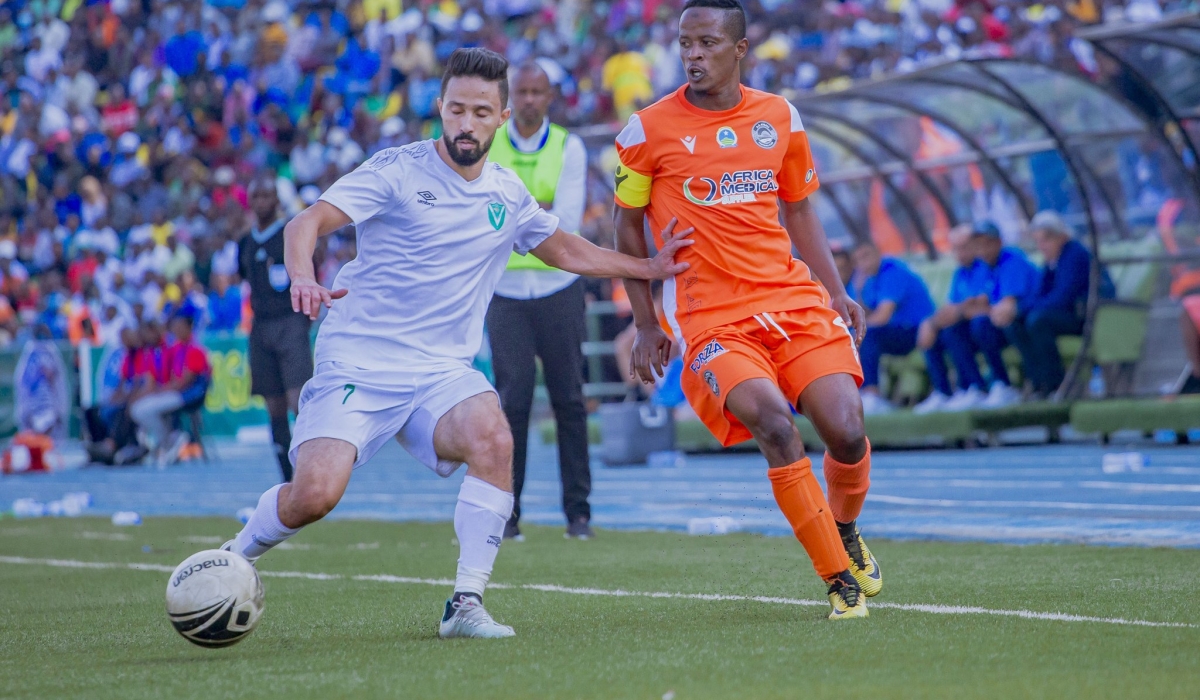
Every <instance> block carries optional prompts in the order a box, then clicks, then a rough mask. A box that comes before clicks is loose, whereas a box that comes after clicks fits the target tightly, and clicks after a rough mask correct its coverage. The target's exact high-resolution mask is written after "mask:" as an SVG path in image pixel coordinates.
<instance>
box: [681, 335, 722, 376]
mask: <svg viewBox="0 0 1200 700" xmlns="http://www.w3.org/2000/svg"><path fill="white" fill-rule="evenodd" d="M726 352H728V350H726V349H725V347H724V346H723V345H721V344H720V343H718V342H717V341H715V340H713V341H709V343H708V345H705V346H704V349H703V350H701V351H700V354H698V355H696V359H694V360H692V364H690V365H688V369H690V370H692V371H693V372H695V373H697V374H698V373H699V372H700V368H701V367H703V366H704V365H707V364H708V363H709V361H711V360H712V359H713V358H716V357H720V356H721V355H724V354H725V353H726Z"/></svg>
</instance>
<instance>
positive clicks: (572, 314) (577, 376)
mask: <svg viewBox="0 0 1200 700" xmlns="http://www.w3.org/2000/svg"><path fill="white" fill-rule="evenodd" d="M553 99H554V93H553V88H552V87H551V84H550V77H549V75H547V74H546V71H545V70H544V69H543V68H542V67H541V66H539V65H538V64H537V63H535V62H533V61H530V62H528V63H525V64H523V65H521V67H519V68H518V69H517V70H516V71H515V72H514V74H513V90H512V104H513V117H512V119H510V120H509V121H507V122H505V123H504V124H503V125H502V126H501V127H500V129H499V130H498V131H497V132H496V137H495V139H494V140H493V141H492V148H491V149H490V150H489V152H488V160H490V161H492V162H493V163H499V164H500V165H503V166H504V167H506V168H510V169H511V170H513V172H515V173H516V174H517V176H518V177H520V178H521V181H522V182H524V183H525V186H526V187H528V188H529V193H530V194H532V195H533V198H534V199H535V200H536V201H537V203H538V204H539V205H540V206H541V207H542V208H543V209H547V210H549V212H550V213H551V214H553V215H555V216H557V217H558V227H559V228H560V229H562V230H564V231H568V232H570V233H579V228H580V226H581V224H582V223H583V209H584V205H585V203H586V202H585V200H586V198H587V192H586V188H587V152H586V151H585V150H584V146H583V140H582V139H580V138H579V137H578V136H575V135H574V134H569V133H567V130H566V129H564V128H562V127H561V126H558V125H557V124H551V123H550V119H549V116H548V114H549V112H550V103H551V101H552V100H553ZM584 324H585V318H584V298H583V282H582V281H581V280H580V279H579V276H578V275H574V274H571V273H570V272H564V271H562V270H558V269H555V268H552V267H550V266H549V265H546V264H545V263H543V262H542V261H540V260H538V259H537V258H535V257H531V256H526V255H517V254H516V253H514V254H512V255H511V256H510V257H509V260H508V267H507V269H506V270H505V271H504V275H503V276H502V277H501V278H500V283H499V284H497V285H496V295H495V296H494V297H493V298H492V303H491V306H490V307H489V308H488V315H487V328H488V339H489V340H490V341H491V348H492V366H493V367H494V368H495V372H496V391H497V392H498V393H499V394H500V405H501V407H503V408H504V415H505V417H506V418H508V424H509V426H510V427H511V428H512V433H513V446H514V449H513V498H514V501H513V514H512V517H511V518H509V521H508V525H507V526H505V528H504V538H505V539H515V540H517V541H520V540H521V539H523V537H522V535H521V530H520V527H519V523H518V520H519V519H520V516H521V490H522V488H523V487H524V485H525V460H526V447H527V444H528V442H529V411H530V408H531V406H532V403H533V390H534V385H535V384H536V383H537V365H536V364H535V363H536V361H537V358H541V360H542V374H543V376H544V377H545V381H546V391H547V392H548V393H549V394H550V405H551V407H552V408H553V409H554V421H555V423H556V424H557V426H556V427H557V430H556V434H557V437H558V468H559V472H560V474H561V475H562V506H563V513H564V514H565V515H566V517H567V532H566V535H567V537H568V538H571V537H575V538H579V539H588V538H590V537H591V536H592V529H591V526H590V525H589V524H588V522H589V521H590V520H591V516H592V512H591V507H590V506H589V505H588V495H589V494H590V493H591V490H592V474H591V469H590V467H589V465H588V442H587V408H586V407H585V406H584V403H583V350H582V343H583V340H584V335H585V330H584V327H585V326H584Z"/></svg>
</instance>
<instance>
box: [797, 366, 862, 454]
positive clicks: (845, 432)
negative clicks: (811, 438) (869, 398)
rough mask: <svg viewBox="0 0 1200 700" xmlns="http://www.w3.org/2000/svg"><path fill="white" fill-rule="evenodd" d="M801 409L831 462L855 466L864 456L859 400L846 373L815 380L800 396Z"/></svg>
mask: <svg viewBox="0 0 1200 700" xmlns="http://www.w3.org/2000/svg"><path fill="white" fill-rule="evenodd" d="M800 407H801V409H802V411H803V413H804V415H805V417H807V418H808V420H809V421H810V422H811V423H812V424H813V428H815V429H816V431H817V435H819V436H821V442H823V443H825V447H826V449H828V450H829V453H830V454H831V455H833V457H834V459H836V460H837V461H839V462H842V463H845V464H857V463H858V462H859V461H861V460H862V458H863V456H864V455H865V454H866V449H867V443H866V430H865V428H864V425H863V411H862V399H861V397H860V396H859V393H858V385H857V383H856V381H855V378H854V377H852V376H850V375H849V374H845V373H838V374H828V375H825V376H823V377H818V378H817V379H814V380H813V381H812V382H810V383H809V384H808V386H807V387H805V389H804V391H803V393H801V394H800Z"/></svg>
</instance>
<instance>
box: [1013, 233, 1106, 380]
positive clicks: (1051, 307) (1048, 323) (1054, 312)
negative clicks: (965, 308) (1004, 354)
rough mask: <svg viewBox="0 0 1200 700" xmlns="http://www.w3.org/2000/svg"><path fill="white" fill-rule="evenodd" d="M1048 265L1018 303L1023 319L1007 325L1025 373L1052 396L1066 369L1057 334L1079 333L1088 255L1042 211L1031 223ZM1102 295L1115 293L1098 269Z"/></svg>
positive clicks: (1088, 260) (1081, 245)
mask: <svg viewBox="0 0 1200 700" xmlns="http://www.w3.org/2000/svg"><path fill="white" fill-rule="evenodd" d="M1029 227H1030V231H1031V232H1032V234H1033V239H1034V243H1035V244H1036V245H1037V247H1038V250H1039V251H1040V252H1041V254H1042V257H1043V258H1045V260H1046V264H1045V267H1044V268H1043V269H1042V271H1041V278H1040V281H1039V284H1038V285H1037V287H1036V288H1035V291H1034V293H1033V294H1032V295H1030V296H1029V297H1028V298H1027V299H1026V300H1025V301H1024V303H1022V304H1021V317H1020V318H1019V319H1018V320H1017V321H1016V322H1014V323H1013V324H1012V326H1011V327H1010V328H1009V329H1008V331H1007V332H1008V336H1009V338H1010V339H1011V340H1012V343H1013V345H1016V346H1017V349H1018V350H1020V351H1021V360H1022V362H1023V364H1024V366H1025V374H1026V376H1027V377H1028V378H1029V380H1030V381H1031V382H1032V384H1033V388H1034V391H1035V392H1036V393H1037V394H1040V395H1050V394H1053V393H1054V392H1055V391H1056V390H1057V389H1058V387H1059V385H1061V384H1062V382H1063V378H1064V377H1065V375H1066V371H1065V369H1064V368H1063V363H1062V357H1061V356H1060V355H1059V352H1058V336H1060V335H1079V334H1080V333H1082V332H1083V322H1084V316H1085V314H1086V306H1087V296H1088V288H1089V285H1088V279H1089V275H1090V272H1091V267H1092V254H1091V253H1090V252H1089V251H1088V249H1087V248H1085V247H1084V246H1083V244H1082V243H1080V242H1079V241H1076V240H1073V239H1072V237H1071V231H1070V229H1068V228H1067V226H1066V224H1065V223H1064V222H1063V220H1062V219H1061V218H1059V216H1058V215H1057V214H1055V213H1054V212H1050V211H1044V212H1040V213H1038V214H1037V215H1036V216H1034V217H1033V221H1031V222H1030V224H1029ZM1099 292H1100V297H1101V298H1108V297H1112V296H1113V284H1112V280H1111V279H1110V278H1109V277H1108V273H1107V272H1105V271H1103V270H1101V277H1100V288H1099Z"/></svg>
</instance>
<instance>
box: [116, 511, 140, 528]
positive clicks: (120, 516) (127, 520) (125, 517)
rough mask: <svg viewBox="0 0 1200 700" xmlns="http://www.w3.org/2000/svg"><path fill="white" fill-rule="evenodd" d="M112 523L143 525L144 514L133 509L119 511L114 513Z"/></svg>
mask: <svg viewBox="0 0 1200 700" xmlns="http://www.w3.org/2000/svg"><path fill="white" fill-rule="evenodd" d="M112 524H113V525H118V526H122V525H141V524H142V516H140V515H138V514H137V513H135V512H133V511H131V510H122V511H118V512H116V513H113V516H112Z"/></svg>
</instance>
